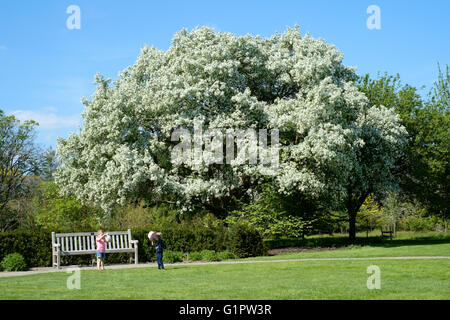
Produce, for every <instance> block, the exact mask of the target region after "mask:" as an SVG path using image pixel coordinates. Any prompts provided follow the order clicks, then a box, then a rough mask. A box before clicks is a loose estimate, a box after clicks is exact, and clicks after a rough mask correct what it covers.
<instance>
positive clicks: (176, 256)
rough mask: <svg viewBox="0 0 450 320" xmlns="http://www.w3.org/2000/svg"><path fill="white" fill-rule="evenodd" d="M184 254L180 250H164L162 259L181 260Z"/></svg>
mask: <svg viewBox="0 0 450 320" xmlns="http://www.w3.org/2000/svg"><path fill="white" fill-rule="evenodd" d="M184 257H185V254H184V253H183V252H180V251H170V250H167V251H164V253H163V261H164V262H166V263H175V262H183V260H184Z"/></svg>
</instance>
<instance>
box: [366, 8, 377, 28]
mask: <svg viewBox="0 0 450 320" xmlns="http://www.w3.org/2000/svg"><path fill="white" fill-rule="evenodd" d="M366 12H367V14H370V16H369V17H368V18H367V21H366V25H367V28H368V29H369V30H374V29H375V30H381V9H380V7H379V6H377V5H374V4H373V5H370V6H369V7H368V8H367V11H366Z"/></svg>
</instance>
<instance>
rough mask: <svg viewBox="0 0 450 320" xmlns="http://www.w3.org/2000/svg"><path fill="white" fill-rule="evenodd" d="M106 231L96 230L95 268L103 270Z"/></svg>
mask: <svg viewBox="0 0 450 320" xmlns="http://www.w3.org/2000/svg"><path fill="white" fill-rule="evenodd" d="M107 235H108V234H107V233H103V230H98V231H97V237H96V242H97V270H104V269H105V251H106V246H105V237H106V236H107Z"/></svg>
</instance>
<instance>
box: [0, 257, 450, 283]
mask: <svg viewBox="0 0 450 320" xmlns="http://www.w3.org/2000/svg"><path fill="white" fill-rule="evenodd" d="M423 259H426V260H429V259H450V256H422V257H367V258H310V259H284V260H238V261H233V260H229V261H217V262H180V263H172V264H165V265H166V266H183V265H190V266H193V265H210V264H243V263H270V262H307V261H359V260H423ZM156 266H157V265H156V263H140V264H138V265H135V264H115V265H108V266H106V269H133V268H150V267H156ZM74 268H79V269H80V270H96V269H97V267H78V266H64V267H61V269H59V270H57V269H54V268H51V267H48V268H31V269H30V270H29V271H16V272H0V278H1V277H17V276H26V275H32V274H41V273H51V272H70V271H73V269H74Z"/></svg>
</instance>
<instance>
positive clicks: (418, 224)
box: [406, 217, 434, 231]
mask: <svg viewBox="0 0 450 320" xmlns="http://www.w3.org/2000/svg"><path fill="white" fill-rule="evenodd" d="M406 223H407V224H408V227H409V230H411V231H433V230H434V221H433V218H431V217H408V218H407V219H406Z"/></svg>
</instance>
